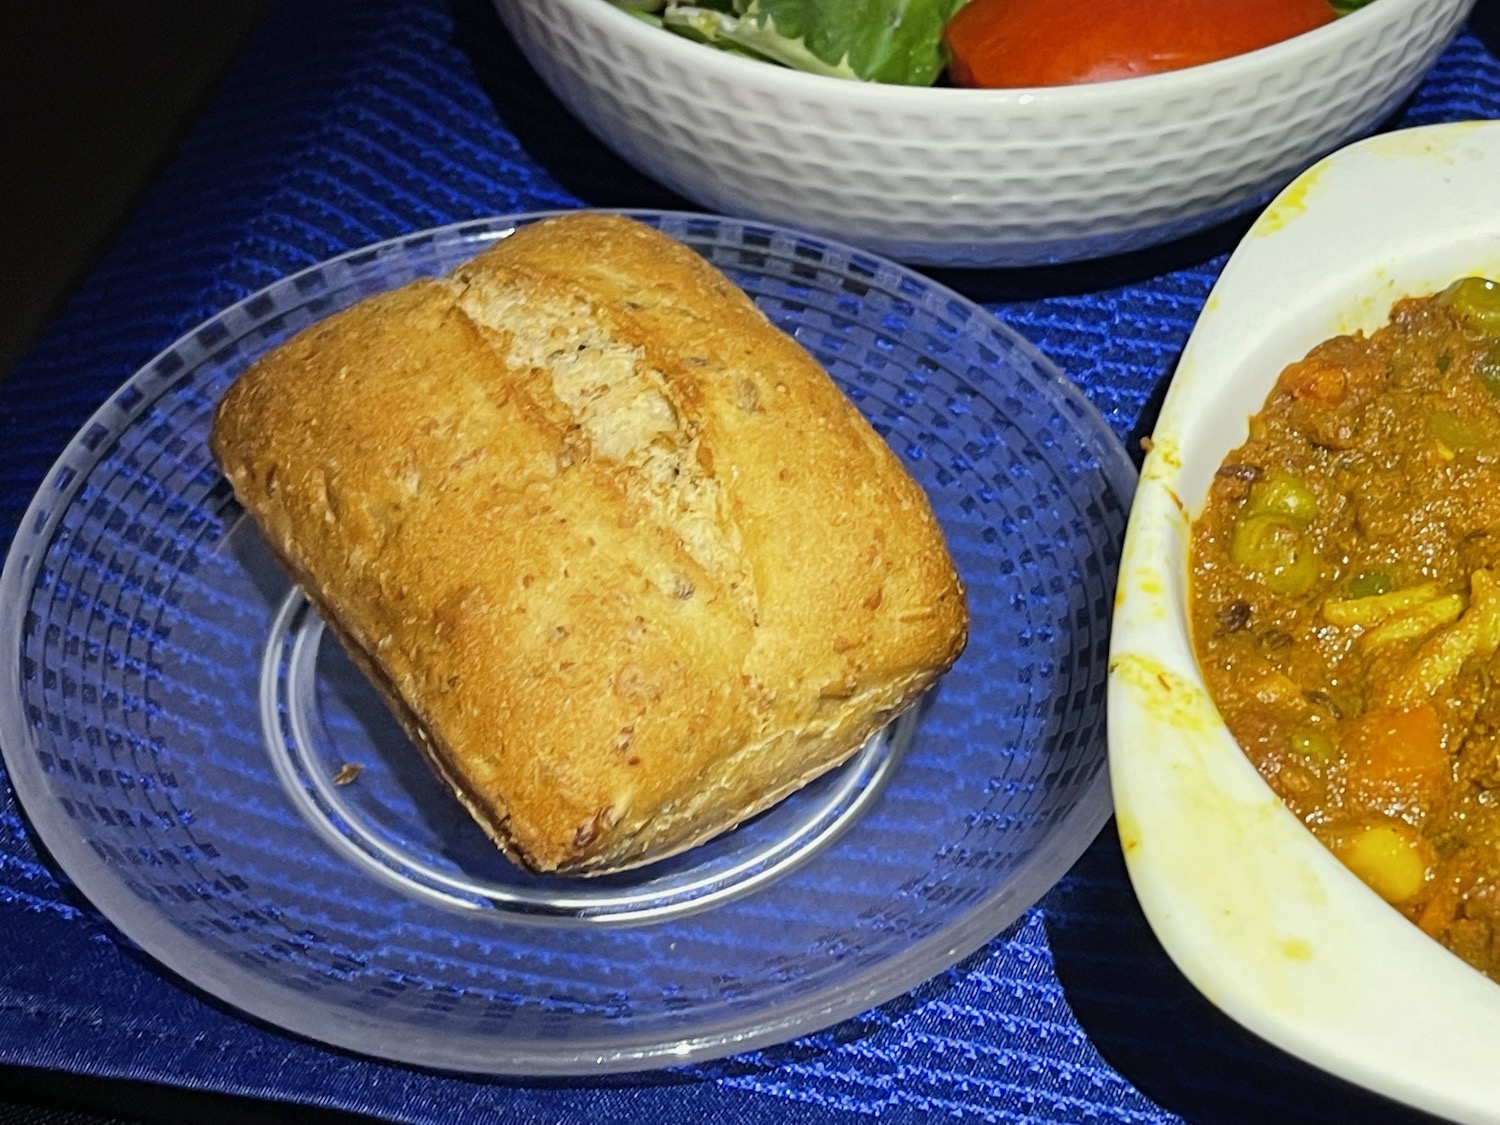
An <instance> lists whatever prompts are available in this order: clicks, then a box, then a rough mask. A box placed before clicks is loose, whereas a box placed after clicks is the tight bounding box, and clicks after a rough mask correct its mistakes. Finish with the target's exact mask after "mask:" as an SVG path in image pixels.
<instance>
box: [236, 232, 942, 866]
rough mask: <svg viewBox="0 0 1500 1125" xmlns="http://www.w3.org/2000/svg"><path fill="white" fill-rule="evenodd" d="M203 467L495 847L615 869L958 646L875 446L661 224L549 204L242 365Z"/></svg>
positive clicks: (740, 299)
mask: <svg viewBox="0 0 1500 1125" xmlns="http://www.w3.org/2000/svg"><path fill="white" fill-rule="evenodd" d="M211 445H212V449H213V452H214V455H215V456H216V457H217V458H218V460H219V462H220V464H221V465H222V466H223V469H224V472H225V474H226V475H227V476H228V478H229V480H230V482H231V484H232V485H233V487H234V491H235V494H236V496H237V498H238V499H239V501H240V502H241V503H242V504H243V505H244V507H245V508H246V509H247V510H248V511H249V512H250V513H251V514H252V515H253V516H254V518H255V520H256V521H257V523H258V524H259V525H260V527H261V529H262V531H263V532H264V534H265V537H266V539H267V540H268V542H269V544H270V546H271V547H272V549H273V550H274V551H275V552H276V554H277V555H278V557H279V558H280V559H281V560H282V562H283V564H284V565H285V566H286V567H287V569H288V570H289V571H290V572H291V574H292V575H293V576H294V577H295V578H296V580H297V581H298V583H300V584H301V586H302V587H303V588H304V589H305V591H306V592H307V594H308V596H309V597H310V598H311V600H312V601H313V603H314V604H315V605H316V606H317V607H318V609H319V610H320V611H321V613H322V614H323V616H324V618H325V620H326V621H327V622H328V624H329V626H330V627H331V628H332V630H333V632H334V633H335V634H336V635H337V636H338V637H339V638H340V640H341V641H342V642H343V643H344V645H345V646H346V647H347V648H348V650H349V651H350V653H351V654H352V656H353V657H354V659H355V660H356V661H357V662H358V663H359V665H360V666H361V667H362V668H363V669H364V670H365V672H366V673H367V674H368V675H369V676H370V677H371V678H372V680H373V681H374V683H375V684H376V685H377V686H378V687H379V688H380V690H381V692H382V694H383V695H384V696H385V697H386V699H387V700H388V702H389V703H390V705H391V707H392V709H393V711H394V713H395V714H396V716H397V717H398V718H399V719H400V721H401V723H402V725H403V726H404V727H405V729H406V731H407V733H408V734H409V735H410V736H411V738H412V739H413V741H414V742H415V743H416V745H417V746H418V747H419V748H420V749H421V751H422V752H423V753H424V754H425V756H426V757H427V759H428V761H429V762H430V764H431V765H432V766H433V768H434V769H435V770H436V771H437V772H438V774H439V775H441V777H442V778H443V779H444V780H445V781H446V782H447V783H448V785H449V786H451V787H452V789H453V792H454V793H455V794H456V795H457V797H458V799H459V800H460V801H461V802H462V803H463V804H464V805H465V806H466V807H467V808H468V810H469V812H470V813H471V814H472V815H473V816H474V818H475V819H476V820H477V821H478V822H479V823H480V824H481V825H482V826H483V827H484V829H485V830H486V831H487V832H488V833H489V834H490V835H491V836H492V837H493V838H494V840H495V841H496V843H497V844H498V845H499V846H500V848H501V849H503V850H504V851H505V853H506V854H507V855H509V856H510V857H511V858H512V859H514V860H515V861H517V862H518V863H520V864H521V865H523V866H525V867H526V868H528V869H531V870H533V871H538V872H559V873H598V872H605V871H615V870H620V869H622V868H627V867H630V866H633V865H637V864H640V863H644V862H648V861H651V860H655V859H658V858H661V857H664V856H667V855H671V854H673V853H675V852H679V851H681V850H683V849H685V848H688V847H690V846H692V845H693V844H695V843H697V842H699V841H702V840H704V839H706V838H708V837H711V836H713V835H715V834H717V833H720V832H723V831H725V830H726V829H728V828H731V827H732V826H734V825H735V824H737V823H738V822H740V821H742V820H744V819H745V818H746V817H748V816H751V815H752V814H754V813H756V812H758V811H760V810H762V809H764V808H766V807H768V806H769V805H771V804H772V803H774V802H775V801H777V800H779V799H780V798H782V797H784V796H785V795H786V794H788V793H790V792H792V791H793V790H795V789H796V788H798V787H799V786H801V785H803V784H804V783H805V782H807V781H809V780H810V779H812V778H813V777H815V776H816V775H818V774H820V773H822V772H823V771H825V770H827V769H829V768H830V767H832V766H834V765H836V764H838V763H839V762H841V761H843V760H844V759H846V758H847V757H848V756H849V755H850V754H851V753H852V752H853V751H854V750H856V749H857V748H858V747H859V746H860V745H861V744H862V743H863V742H864V741H865V739H866V737H867V736H869V735H870V734H871V733H872V732H874V731H876V730H878V729H879V728H880V727H881V726H882V725H884V724H885V723H887V722H888V721H889V720H890V719H891V718H892V717H893V716H895V715H896V714H897V713H898V712H899V711H901V710H902V709H903V708H905V707H907V706H908V705H909V704H911V703H912V702H913V701H914V700H915V699H916V698H917V697H918V696H919V695H920V694H921V693H922V692H923V690H924V689H926V688H927V687H928V686H929V685H930V684H932V682H933V681H934V679H936V678H937V677H938V676H939V675H940V674H941V673H942V672H943V671H944V670H945V669H946V668H947V667H948V666H949V665H951V664H952V662H953V661H954V660H955V659H957V657H958V655H959V652H960V651H961V650H962V648H963V645H964V642H965V638H966V635H967V621H968V618H967V612H966V609H965V605H964V593H963V589H962V586H961V585H960V583H959V579H958V576H957V574H956V573H955V571H954V567H953V563H952V561H951V559H950V558H949V555H948V552H947V550H946V548H945V546H944V543H943V539H942V535H941V533H940V531H939V528H938V525H937V522H936V521H935V520H934V518H933V516H932V512H931V510H930V508H929V506H928V504H927V500H926V498H925V496H924V495H923V493H922V491H921V489H920V488H919V487H918V486H917V484H916V483H915V482H914V481H913V480H912V479H911V478H910V477H909V476H908V475H907V473H906V472H905V471H904V470H903V468H902V467H901V465H900V463H899V462H898V461H897V459H896V458H895V456H893V455H892V453H891V451H890V449H888V448H887V447H886V445H885V444H884V442H882V441H881V439H880V437H879V436H878V435H877V434H876V433H875V432H874V431H873V430H872V429H871V428H870V426H869V425H868V424H867V423H866V422H865V421H864V419H863V418H862V417H861V416H860V414H859V413H858V411H857V410H855V408H854V407H853V406H852V405H851V404H850V403H849V401H848V400H847V399H845V397H844V396H843V395H842V394H841V393H840V392H839V390H838V389H837V388H836V387H835V386H834V384H833V382H832V381H831V380H830V379H829V378H828V376H827V374H826V373H825V372H824V371H823V369H822V368H821V367H820V366H819V365H818V363H817V362H816V361H814V360H813V359H812V358H811V357H810V356H809V355H808V354H807V353H806V352H804V351H803V350H802V349H801V348H800V347H799V346H798V345H797V344H796V342H795V341H793V340H792V339H791V338H790V337H788V336H787V335H785V334H784V333H782V332H781V331H779V330H778V329H777V328H775V327H774V326H773V325H772V324H771V323H770V322H769V321H768V320H767V319H766V318H765V317H764V316H763V315H762V314H761V313H760V312H759V310H757V309H756V307H755V306H754V304H753V303H752V302H751V301H750V300H749V299H748V298H747V297H746V296H745V295H744V294H743V293H741V292H740V291H739V290H738V289H737V288H736V287H735V286H734V285H732V284H731V283H730V282H729V281H728V279H726V278H725V277H724V276H723V275H721V274H720V273H719V272H718V271H716V270H714V269H713V268H712V267H711V266H709V265H708V264H707V263H706V262H705V261H704V260H703V259H701V258H699V257H698V256H697V255H696V254H694V253H693V252H692V251H691V250H689V249H687V248H686V247H683V246H681V245H679V244H678V243H676V242H674V241H673V240H671V239H669V238H667V237H666V236H665V235H662V234H661V233H659V232H657V231H655V230H653V229H651V228H649V227H647V226H644V225H642V224H640V223H637V222H635V221H633V220H629V219H625V218H621V217H616V216H608V215H601V214H593V213H585V212H580V213H577V214H574V215H569V216H566V217H562V218H558V219H554V220H549V221H545V222H541V223H538V224H535V225H532V226H527V227H524V228H522V229H520V230H518V231H517V232H516V233H515V234H514V235H512V236H510V237H508V238H505V239H503V240H502V241H500V242H499V243H497V244H496V245H495V246H494V247H492V248H491V249H489V250H487V251H486V252H484V253H483V254H481V255H479V256H478V257H477V258H475V259H474V260H473V261H471V262H469V263H468V264H466V265H464V266H462V267H461V268H459V269H458V270H456V271H455V272H454V273H452V274H451V275H450V276H448V277H445V278H440V279H435V280H420V281H416V282H413V283H412V284H409V285H407V286H406V287H404V288H402V289H398V290H396V291H393V292H390V293H386V294H383V295H380V296H376V297H371V298H369V299H367V300H365V301H363V302H362V303H360V304H358V305H356V306H354V307H353V308H350V309H348V310H347V311H345V312H342V313H339V314H337V315H335V316H333V317H330V318H328V319H327V320H325V321H323V322H321V323H319V324H316V325H314V326H313V327H311V328H308V329H307V330H305V331H304V332H302V333H301V334H300V335H298V336H297V337H295V338H294V339H292V340H291V341H289V342H288V343H286V344H284V345H282V346H281V347H279V348H278V349H276V350H275V351H273V352H272V353H270V354H268V355H267V356H265V357H264V358H262V359H261V360H260V361H259V362H257V363H255V364H254V365H253V366H252V367H251V368H250V369H249V370H248V371H246V372H245V374H244V375H243V376H242V377H241V378H240V379H239V380H238V381H237V382H236V383H235V384H234V386H233V387H232V388H231V389H230V390H229V392H228V393H227V394H226V395H225V396H224V399H223V401H222V402H221V403H220V404H219V407H218V411H217V414H216V417H215V421H214V427H213V434H212V438H211Z"/></svg>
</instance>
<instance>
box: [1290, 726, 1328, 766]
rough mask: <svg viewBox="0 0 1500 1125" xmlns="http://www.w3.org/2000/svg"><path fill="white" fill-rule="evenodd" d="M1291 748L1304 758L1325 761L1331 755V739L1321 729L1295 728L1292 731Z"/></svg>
mask: <svg viewBox="0 0 1500 1125" xmlns="http://www.w3.org/2000/svg"><path fill="white" fill-rule="evenodd" d="M1292 750H1293V751H1294V752H1295V753H1298V754H1301V755H1302V756H1303V757H1304V758H1316V759H1318V760H1319V761H1324V762H1326V761H1327V760H1328V759H1330V758H1332V757H1333V741H1332V740H1331V739H1330V738H1329V737H1328V736H1327V735H1326V734H1324V733H1323V732H1322V731H1317V730H1296V731H1293V732H1292Z"/></svg>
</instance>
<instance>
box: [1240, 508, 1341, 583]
mask: <svg viewBox="0 0 1500 1125" xmlns="http://www.w3.org/2000/svg"><path fill="white" fill-rule="evenodd" d="M1229 557H1230V559H1231V561H1233V562H1234V563H1235V564H1236V565H1238V566H1241V567H1244V568H1245V570H1247V571H1248V572H1249V573H1250V575H1251V576H1252V577H1254V578H1255V579H1256V580H1257V581H1259V582H1260V583H1261V584H1262V585H1263V586H1265V587H1266V588H1267V589H1268V590H1272V591H1274V592H1275V593H1278V594H1286V595H1288V596H1291V597H1295V596H1297V595H1298V594H1305V593H1307V591H1309V590H1311V589H1312V588H1313V586H1314V585H1315V584H1316V583H1317V581H1318V574H1319V571H1320V569H1321V568H1320V566H1319V563H1318V556H1317V552H1315V551H1314V550H1313V547H1312V544H1311V543H1310V542H1309V541H1308V537H1307V535H1306V534H1305V532H1304V531H1303V529H1302V527H1301V526H1300V525H1299V524H1298V523H1297V522H1296V521H1294V520H1292V519H1291V518H1289V517H1287V516H1285V515H1271V514H1269V513H1266V514H1259V515H1247V516H1244V517H1242V518H1241V519H1240V520H1239V521H1238V522H1237V523H1236V524H1235V525H1234V532H1233V533H1232V535H1231V537H1230V540H1229Z"/></svg>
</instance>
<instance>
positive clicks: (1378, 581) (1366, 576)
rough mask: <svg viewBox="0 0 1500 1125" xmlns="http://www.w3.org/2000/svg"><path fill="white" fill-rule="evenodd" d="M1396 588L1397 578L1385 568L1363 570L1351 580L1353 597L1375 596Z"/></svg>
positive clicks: (1350, 586) (1350, 591)
mask: <svg viewBox="0 0 1500 1125" xmlns="http://www.w3.org/2000/svg"><path fill="white" fill-rule="evenodd" d="M1395 588H1396V582H1395V579H1393V578H1392V577H1391V576H1390V575H1389V574H1388V573H1386V572H1385V571H1383V570H1362V571H1360V572H1359V573H1358V574H1356V575H1355V576H1354V577H1353V578H1352V579H1350V580H1349V596H1350V597H1351V598H1374V597H1378V596H1379V595H1381V594H1389V593H1390V592H1391V591H1392V590H1394V589H1395Z"/></svg>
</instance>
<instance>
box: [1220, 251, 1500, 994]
mask: <svg viewBox="0 0 1500 1125" xmlns="http://www.w3.org/2000/svg"><path fill="white" fill-rule="evenodd" d="M1192 568H1193V594H1192V615H1193V631H1194V643H1195V646H1196V649H1197V653H1198V659H1199V663H1200V664H1201V666H1202V668H1203V672H1204V675H1205V677H1206V679H1207V681H1208V685H1209V689H1210V691H1211V692H1212V693H1213V696H1214V699H1215V701H1216V702H1217V703H1218V706H1219V710H1220V712H1221V713H1222V714H1223V716H1224V719H1225V721H1226V722H1227V723H1228V725H1229V729H1230V730H1231V731H1232V732H1233V734H1234V735H1235V737H1236V739H1238V741H1239V743H1240V745H1241V746H1242V747H1244V749H1245V752H1246V754H1248V755H1249V757H1250V759H1251V760H1252V761H1253V762H1254V763H1255V765H1256V767H1257V769H1259V771H1260V772H1261V774H1262V775H1263V776H1264V777H1265V778H1266V780H1267V781H1268V782H1269V783H1270V784H1271V786H1272V787H1273V788H1274V789H1275V790H1276V792H1277V793H1278V794H1280V796H1281V797H1282V799H1283V800H1284V801H1285V802H1286V803H1287V805H1288V806H1289V807H1290V808H1291V809H1292V810H1293V811H1294V812H1296V814H1297V815H1298V816H1299V817H1301V818H1302V820H1303V822H1304V823H1306V824H1307V826H1308V827H1309V828H1310V829H1311V830H1312V831H1313V832H1314V833H1315V834H1316V835H1317V836H1318V838H1319V839H1320V840H1322V841H1323V843H1324V844H1326V845H1327V846H1328V847H1329V848H1330V849H1331V850H1332V851H1333V853H1334V854H1335V855H1337V856H1338V857H1339V858H1340V859H1341V860H1342V861H1343V862H1344V863H1345V864H1346V865H1347V866H1348V867H1349V868H1350V869H1351V870H1352V871H1354V873H1355V874H1357V875H1358V876H1359V877H1360V878H1362V879H1363V880H1364V881H1365V882H1366V883H1367V884H1369V885H1370V886H1371V887H1372V888H1373V889H1374V890H1375V891H1376V892H1378V893H1379V894H1380V895H1381V896H1382V897H1383V898H1385V900H1386V901H1387V902H1389V903H1391V905H1393V906H1394V907H1396V908H1397V909H1398V910H1400V911H1401V912H1402V913H1403V914H1405V915H1406V916H1407V917H1408V918H1410V919H1412V920H1413V921H1414V922H1415V923H1416V924H1417V925H1418V926H1420V927H1421V928H1422V929H1423V930H1425V931H1426V932H1427V933H1428V934H1430V935H1431V936H1432V937H1434V938H1436V939H1437V940H1439V941H1441V942H1442V943H1443V944H1444V945H1446V946H1447V947H1448V948H1449V949H1451V950H1453V951H1454V952H1455V953H1457V954H1458V955H1459V956H1460V957H1462V958H1464V960H1466V961H1468V962H1469V963H1470V964H1472V965H1474V966H1475V967H1476V968H1478V969H1480V970H1482V971H1483V972H1485V973H1487V974H1488V975H1489V976H1491V977H1492V978H1494V979H1496V980H1500V655H1497V651H1500V286H1497V285H1496V284H1495V283H1493V282H1489V281H1485V280H1483V279H1480V278H1467V279H1464V280H1462V281H1459V282H1455V283H1454V284H1453V285H1452V286H1450V287H1449V288H1448V289H1447V290H1445V291H1444V292H1443V293H1440V294H1438V295H1436V296H1432V297H1426V298H1414V299H1408V300H1404V301H1401V302H1399V303H1398V304H1397V305H1396V306H1395V308H1394V310H1393V312H1392V315H1391V320H1390V323H1389V324H1387V325H1386V326H1385V327H1383V328H1381V329H1380V330H1379V331H1377V332H1375V333H1373V334H1371V335H1369V336H1364V335H1353V336H1341V337H1337V338H1335V339H1332V340H1328V341H1326V342H1325V343H1323V344H1320V345H1319V346H1318V347H1316V348H1314V349H1313V351H1312V352H1311V353H1310V354H1309V355H1308V356H1307V358H1305V359H1303V360H1301V361H1299V362H1297V363H1294V364H1292V365H1291V366H1290V367H1288V368H1287V369H1286V370H1285V371H1284V372H1283V373H1282V374H1281V377H1280V378H1279V379H1278V381H1277V383H1276V386H1275V388H1274V389H1273V391H1272V392H1271V395H1270V397H1269V398H1268V399H1267V401H1266V403H1265V406H1264V408H1263V409H1262V410H1261V412H1260V413H1259V414H1257V415H1256V416H1255V417H1254V418H1252V419H1251V420H1250V433H1249V438H1248V440H1247V441H1246V442H1245V444H1244V445H1242V446H1241V447H1240V448H1238V449H1236V450H1235V451H1234V452H1232V453H1231V454H1230V455H1229V457H1228V458H1227V459H1226V460H1225V462H1224V464H1223V466H1222V467H1221V468H1220V469H1219V472H1218V474H1217V476H1216V477H1215V479H1214V482H1213V486H1212V488H1211V490H1210V493H1209V497H1208V504H1207V507H1206V509H1205V511H1204V512H1203V515H1202V516H1201V517H1200V518H1199V519H1198V520H1197V521H1196V523H1195V524H1194V526H1193V543H1192Z"/></svg>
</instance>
